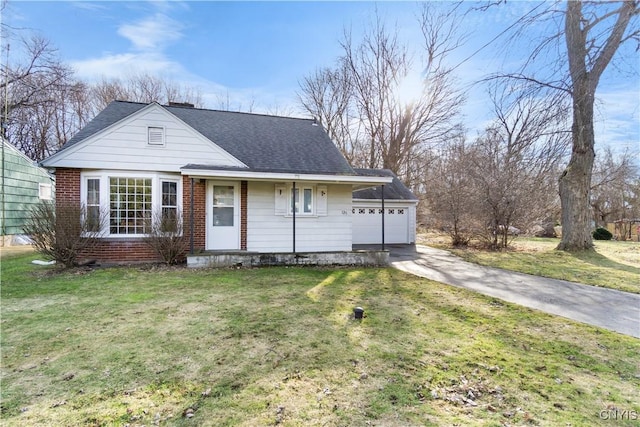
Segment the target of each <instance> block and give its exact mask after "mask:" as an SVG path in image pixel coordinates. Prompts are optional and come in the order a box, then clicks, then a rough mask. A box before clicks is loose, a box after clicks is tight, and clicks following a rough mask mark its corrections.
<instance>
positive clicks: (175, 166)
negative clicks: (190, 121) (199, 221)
mask: <svg viewBox="0 0 640 427" xmlns="http://www.w3.org/2000/svg"><path fill="white" fill-rule="evenodd" d="M149 126H154V127H161V128H163V129H164V132H165V143H164V145H149V144H148V141H147V140H148V128H149ZM214 142H215V141H213V142H211V141H209V140H208V139H206V138H205V137H203V136H202V135H200V134H199V133H198V132H196V131H195V130H193V129H192V128H191V127H190V126H188V125H186V124H185V123H183V122H182V121H181V120H179V119H178V118H177V117H175V116H173V115H172V114H170V113H169V112H167V111H166V110H164V109H163V108H162V107H160V106H159V105H151V106H149V107H147V108H144V109H142V110H140V111H139V112H137V113H135V114H133V115H132V116H129V117H128V118H126V119H124V120H122V121H120V122H118V123H116V124H115V125H113V126H111V127H109V128H107V129H105V130H103V131H101V132H99V133H97V134H96V135H93V136H91V137H90V138H88V139H87V140H85V141H83V142H80V143H78V144H77V147H72V148H70V149H68V150H67V151H66V152H64V153H62V156H61V157H60V158H57V159H54V161H53V162H51V163H47V166H53V167H70V168H94V169H120V170H138V171H163V172H179V171H180V168H181V167H182V166H185V165H187V164H207V165H216V166H242V163H241V162H240V161H238V160H237V159H235V158H234V157H233V156H231V155H230V154H228V153H227V152H226V151H224V150H222V149H221V148H220V147H218V146H217V145H215V144H214Z"/></svg>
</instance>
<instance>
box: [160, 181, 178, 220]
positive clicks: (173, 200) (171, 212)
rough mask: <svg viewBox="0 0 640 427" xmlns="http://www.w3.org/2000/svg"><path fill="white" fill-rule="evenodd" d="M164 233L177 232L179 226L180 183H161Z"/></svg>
mask: <svg viewBox="0 0 640 427" xmlns="http://www.w3.org/2000/svg"><path fill="white" fill-rule="evenodd" d="M161 185H162V202H161V203H162V206H161V209H162V231H176V227H177V226H178V182H177V181H165V180H162V181H161Z"/></svg>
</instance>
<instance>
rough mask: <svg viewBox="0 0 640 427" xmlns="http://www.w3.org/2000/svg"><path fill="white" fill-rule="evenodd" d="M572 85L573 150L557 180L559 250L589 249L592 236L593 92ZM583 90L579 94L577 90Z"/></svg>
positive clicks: (585, 86) (583, 86) (591, 246)
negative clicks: (559, 207)
mask: <svg viewBox="0 0 640 427" xmlns="http://www.w3.org/2000/svg"><path fill="white" fill-rule="evenodd" d="M581 86H582V87H580V88H577V87H576V85H574V97H573V99H574V101H573V126H572V139H573V149H572V152H571V160H570V161H569V164H568V165H567V168H566V169H565V170H564V172H563V173H562V175H561V176H560V179H559V188H560V203H561V206H562V241H561V242H560V244H559V245H558V249H560V250H565V251H580V250H590V249H592V248H593V241H592V239H591V228H592V226H591V209H590V205H589V201H590V200H591V194H590V188H591V174H592V170H593V161H594V158H595V153H594V145H595V136H594V131H593V91H589V88H588V87H587V86H589V85H588V84H583V85H581ZM578 91H579V92H582V95H581V96H575V95H577V93H576V92H578Z"/></svg>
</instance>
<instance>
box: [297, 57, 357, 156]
mask: <svg viewBox="0 0 640 427" xmlns="http://www.w3.org/2000/svg"><path fill="white" fill-rule="evenodd" d="M300 90H301V91H300V92H299V93H298V100H299V102H300V104H301V105H302V106H303V108H304V109H305V110H306V111H307V112H309V113H311V115H312V116H313V117H314V118H315V119H317V120H318V121H319V122H320V123H319V124H320V125H321V126H322V127H324V129H325V130H326V131H327V133H328V134H329V137H330V138H331V139H332V140H333V141H335V143H336V145H337V146H338V148H339V149H340V151H342V153H343V154H344V156H345V157H346V158H347V160H348V161H349V163H350V164H352V165H354V166H356V165H359V164H361V163H362V162H361V161H360V159H362V158H363V155H362V154H363V147H362V141H361V139H360V131H361V123H360V121H359V120H357V114H356V112H355V111H354V105H353V91H352V88H351V76H350V73H349V70H348V69H347V68H346V67H345V64H344V62H343V61H339V64H338V66H337V67H336V68H335V69H332V68H321V69H318V70H316V71H315V72H314V73H312V74H310V75H308V76H306V77H304V79H303V80H302V82H300Z"/></svg>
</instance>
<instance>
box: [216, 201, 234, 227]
mask: <svg viewBox="0 0 640 427" xmlns="http://www.w3.org/2000/svg"><path fill="white" fill-rule="evenodd" d="M213 226H214V227H233V208H232V207H231V208H227V207H217V206H214V207H213Z"/></svg>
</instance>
